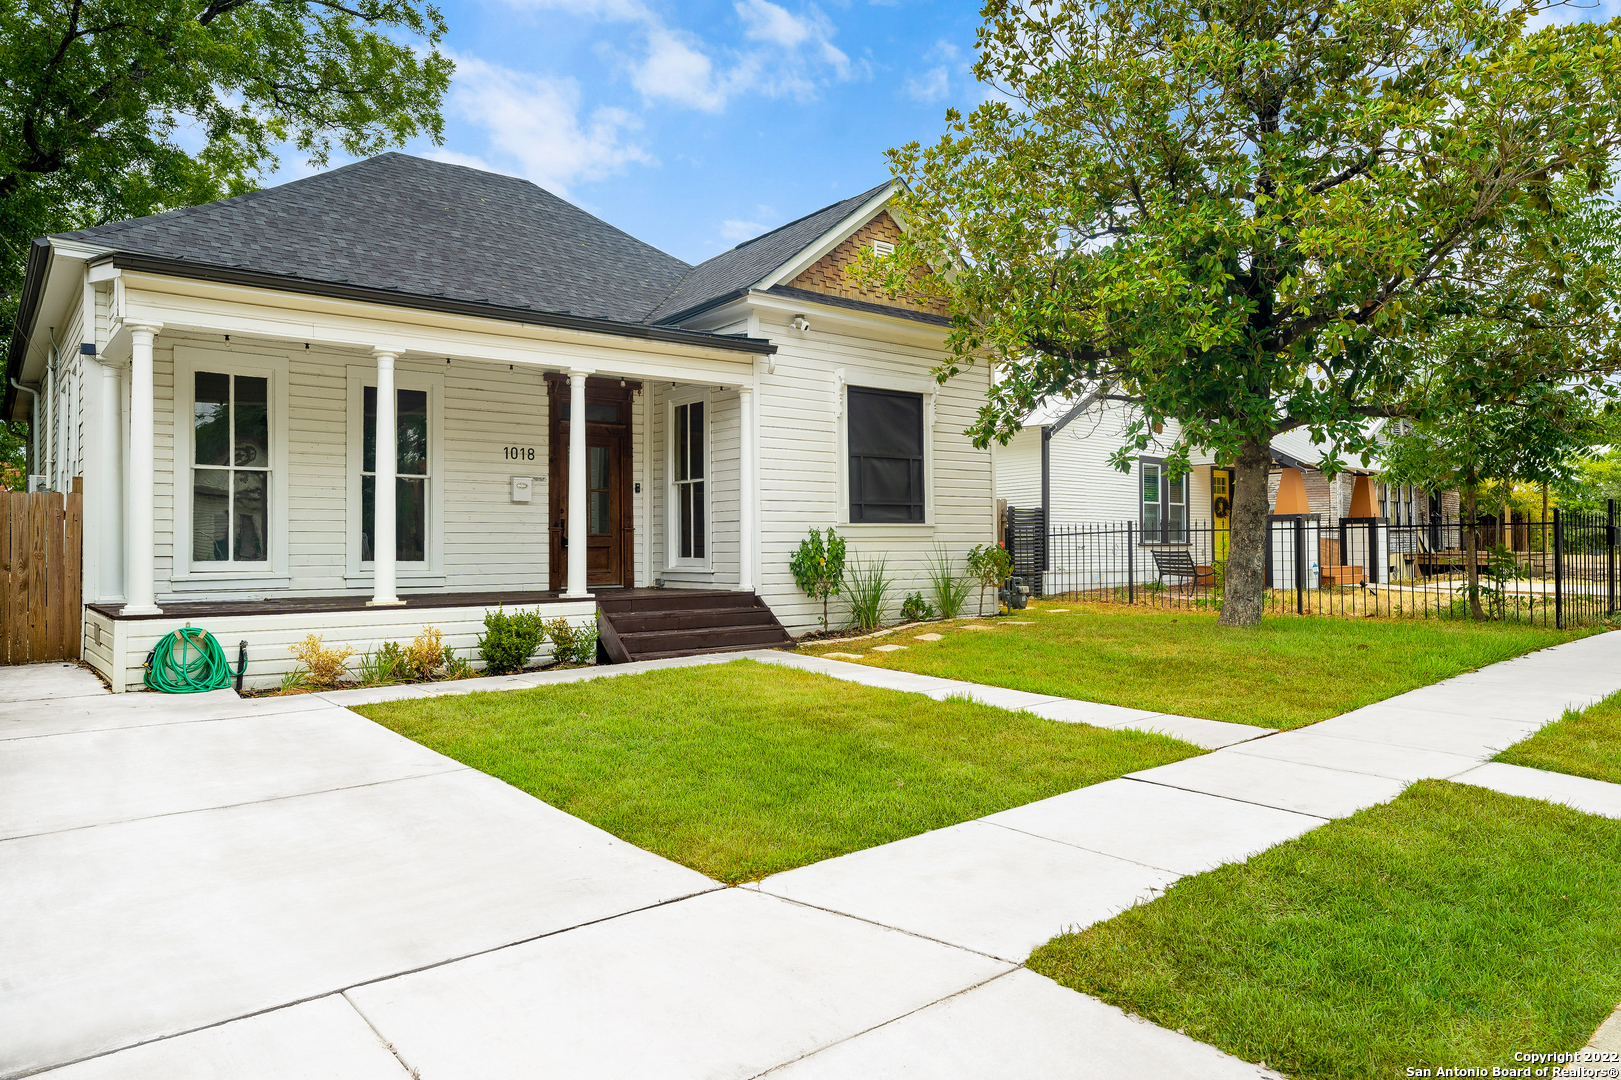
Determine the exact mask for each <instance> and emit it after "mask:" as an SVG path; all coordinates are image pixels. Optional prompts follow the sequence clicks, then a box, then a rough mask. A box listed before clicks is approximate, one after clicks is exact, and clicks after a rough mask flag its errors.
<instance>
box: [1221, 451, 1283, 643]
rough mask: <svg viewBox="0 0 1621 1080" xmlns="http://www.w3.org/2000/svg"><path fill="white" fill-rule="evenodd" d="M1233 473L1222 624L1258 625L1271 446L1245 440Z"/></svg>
mask: <svg viewBox="0 0 1621 1080" xmlns="http://www.w3.org/2000/svg"><path fill="white" fill-rule="evenodd" d="M1235 464H1236V468H1235V470H1234V474H1233V517H1232V536H1231V537H1230V538H1229V541H1228V549H1227V584H1226V587H1225V588H1224V589H1223V591H1222V596H1221V618H1220V619H1219V620H1218V621H1219V622H1220V623H1221V625H1222V626H1258V625H1260V622H1261V607H1262V605H1263V602H1264V601H1265V599H1266V544H1267V517H1268V512H1269V511H1270V510H1271V506H1269V505H1268V503H1267V499H1266V479H1267V473H1268V472H1269V471H1270V470H1271V467H1272V452H1271V448H1270V447H1268V445H1267V444H1266V443H1264V442H1254V441H1249V442H1245V443H1244V445H1243V447H1241V448H1240V449H1239V452H1238V461H1237V462H1236V463H1235Z"/></svg>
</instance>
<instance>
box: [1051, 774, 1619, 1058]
mask: <svg viewBox="0 0 1621 1080" xmlns="http://www.w3.org/2000/svg"><path fill="white" fill-rule="evenodd" d="M1618 852H1621V821H1612V820H1610V819H1608V818H1601V817H1594V816H1591V815H1587V814H1581V813H1578V812H1576V811H1574V810H1570V809H1567V808H1565V807H1559V806H1553V805H1550V804H1548V803H1542V802H1536V801H1533V800H1531V799H1520V798H1514V797H1511V796H1507V795H1500V794H1497V793H1496V792H1491V791H1487V790H1485V789H1482V788H1476V787H1469V786H1466V785H1461V784H1448V783H1445V782H1441V781H1423V782H1420V783H1418V784H1415V785H1414V786H1413V787H1411V788H1409V789H1408V790H1407V792H1406V793H1405V794H1403V795H1402V796H1400V797H1399V798H1397V799H1396V800H1395V801H1394V802H1391V803H1387V804H1385V805H1383V806H1377V807H1373V808H1371V809H1368V810H1364V811H1362V812H1360V813H1358V814H1356V815H1354V816H1353V817H1350V818H1347V819H1344V820H1341V821H1334V822H1330V823H1329V824H1327V825H1324V826H1323V827H1321V828H1319V829H1317V830H1315V831H1313V832H1310V833H1307V834H1306V835H1305V836H1303V837H1301V838H1299V839H1296V840H1291V841H1289V842H1288V843H1285V844H1281V845H1279V846H1278V847H1275V848H1272V849H1271V850H1269V851H1266V852H1263V853H1262V854H1260V855H1257V856H1255V857H1254V858H1252V859H1250V860H1249V861H1248V862H1246V863H1242V864H1231V865H1228V866H1223V867H1220V868H1218V869H1216V870H1213V871H1211V872H1209V873H1205V874H1199V875H1197V876H1194V877H1190V878H1185V879H1183V880H1182V881H1180V882H1178V883H1177V884H1175V885H1173V886H1172V887H1171V888H1170V889H1169V890H1168V891H1167V892H1166V894H1165V895H1164V896H1163V897H1161V898H1159V899H1157V900H1155V901H1153V902H1152V903H1149V904H1145V905H1142V906H1140V907H1136V908H1133V909H1131V910H1129V911H1127V912H1124V913H1123V914H1121V915H1119V916H1116V917H1115V918H1113V919H1111V920H1109V921H1108V922H1105V923H1100V924H1098V925H1095V926H1092V927H1090V928H1088V929H1086V930H1085V931H1082V932H1080V933H1076V934H1068V935H1064V936H1062V937H1059V938H1055V939H1054V940H1053V941H1052V942H1050V943H1048V944H1047V945H1045V946H1043V947H1042V948H1041V949H1039V950H1037V951H1036V952H1035V954H1033V955H1032V956H1031V958H1030V961H1029V964H1030V967H1032V968H1033V969H1034V970H1036V971H1039V972H1041V973H1042V974H1044V975H1048V976H1050V977H1051V978H1054V979H1056V980H1058V981H1059V982H1061V983H1063V984H1064V985H1066V986H1069V987H1072V988H1073V989H1076V990H1080V991H1083V992H1085V993H1088V994H1092V995H1095V996H1097V997H1100V998H1102V999H1104V1000H1105V1001H1109V1002H1112V1003H1114V1004H1115V1005H1118V1006H1120V1007H1121V1008H1123V1009H1125V1010H1127V1011H1128V1012H1133V1013H1136V1014H1138V1015H1140V1016H1144V1017H1146V1018H1148V1019H1149V1020H1152V1021H1153V1022H1154V1023H1156V1024H1160V1025H1162V1026H1164V1027H1168V1028H1172V1029H1181V1030H1183V1031H1185V1032H1186V1033H1187V1034H1188V1035H1191V1036H1193V1037H1194V1038H1196V1039H1200V1040H1203V1041H1205V1042H1208V1043H1212V1044H1214V1045H1215V1046H1218V1047H1220V1048H1221V1049H1223V1050H1226V1051H1227V1052H1229V1053H1231V1054H1234V1055H1237V1056H1238V1057H1241V1058H1243V1059H1245V1060H1246V1061H1265V1062H1266V1064H1267V1065H1269V1066H1271V1067H1272V1068H1275V1069H1278V1070H1280V1071H1281V1072H1283V1073H1285V1074H1287V1075H1288V1076H1290V1077H1292V1078H1294V1080H1365V1078H1368V1077H1396V1076H1406V1075H1409V1074H1408V1073H1407V1072H1406V1069H1407V1068H1408V1067H1417V1068H1431V1069H1433V1068H1435V1067H1437V1066H1448V1067H1459V1066H1463V1067H1483V1068H1486V1069H1488V1070H1489V1069H1490V1068H1491V1067H1492V1066H1494V1065H1495V1066H1501V1067H1505V1068H1506V1067H1510V1066H1514V1065H1515V1064H1516V1063H1515V1062H1514V1061H1513V1054H1514V1053H1515V1052H1516V1051H1536V1052H1551V1051H1570V1050H1576V1049H1578V1048H1580V1047H1581V1046H1582V1045H1583V1044H1584V1043H1585V1042H1586V1041H1587V1039H1588V1038H1589V1036H1590V1035H1591V1034H1592V1032H1593V1030H1594V1028H1595V1027H1596V1026H1597V1025H1598V1024H1599V1022H1600V1021H1602V1020H1603V1019H1604V1018H1605V1016H1606V1015H1608V1014H1609V1012H1610V1011H1611V1010H1612V1009H1614V1008H1615V1003H1616V1002H1617V1001H1618V1000H1621V919H1617V918H1616V898H1617V897H1618V896H1621V860H1618V859H1617V858H1616V855H1617V853H1618ZM1435 1075H1440V1074H1435Z"/></svg>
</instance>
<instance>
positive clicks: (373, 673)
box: [355, 641, 400, 686]
mask: <svg viewBox="0 0 1621 1080" xmlns="http://www.w3.org/2000/svg"><path fill="white" fill-rule="evenodd" d="M391 645H392V646H393V647H394V649H395V650H396V651H397V650H398V649H399V645H397V644H395V643H394V642H392V641H385V642H384V643H383V644H382V645H381V646H379V647H378V648H377V649H375V650H373V651H372V652H369V653H366V654H365V655H364V656H362V657H361V658H360V659H359V660H358V661H356V663H355V681H356V682H357V683H359V684H360V685H361V686H388V685H389V684H390V683H396V682H399V680H400V674H399V671H400V668H399V662H398V659H397V658H395V657H391V656H389V655H388V652H387V650H388V647H389V646H391Z"/></svg>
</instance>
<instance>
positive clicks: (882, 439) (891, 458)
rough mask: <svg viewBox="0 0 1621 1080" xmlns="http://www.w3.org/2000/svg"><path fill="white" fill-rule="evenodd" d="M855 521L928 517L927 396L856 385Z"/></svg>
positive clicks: (851, 403)
mask: <svg viewBox="0 0 1621 1080" xmlns="http://www.w3.org/2000/svg"><path fill="white" fill-rule="evenodd" d="M847 393H848V399H847V406H848V409H849V419H848V423H847V427H848V430H849V436H850V520H851V521H922V520H923V395H922V394H907V393H902V392H901V391H898V390H877V389H873V388H871V387H866V386H852V387H850V388H849V390H848V391H847Z"/></svg>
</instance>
